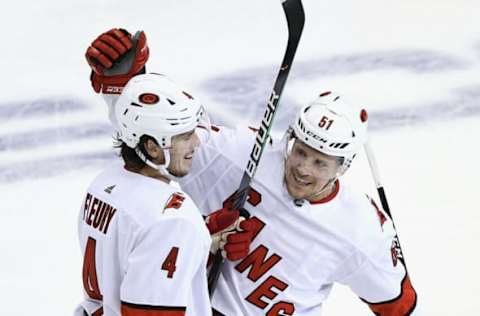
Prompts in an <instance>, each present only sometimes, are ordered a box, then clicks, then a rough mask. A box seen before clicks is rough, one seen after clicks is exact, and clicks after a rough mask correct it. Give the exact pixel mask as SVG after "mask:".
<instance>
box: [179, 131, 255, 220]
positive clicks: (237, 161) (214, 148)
mask: <svg viewBox="0 0 480 316" xmlns="http://www.w3.org/2000/svg"><path fill="white" fill-rule="evenodd" d="M200 139H201V141H202V142H201V145H200V147H199V148H198V149H197V151H196V152H195V155H194V157H193V163H192V168H191V170H190V171H189V173H188V174H187V175H186V176H184V177H182V178H178V179H176V180H177V181H178V182H179V184H180V186H181V187H182V189H183V190H184V191H185V192H187V193H188V195H190V196H191V197H192V199H193V200H194V201H195V204H197V206H198V208H199V209H200V211H201V212H202V214H203V215H207V214H209V212H211V211H213V210H214V209H218V208H219V207H221V205H216V206H215V207H213V208H211V206H209V205H207V204H208V199H209V198H211V195H210V194H211V192H212V188H214V187H215V186H216V185H217V184H218V181H219V180H220V179H223V176H224V175H225V174H229V175H230V176H232V178H234V179H235V180H234V183H232V186H233V187H236V186H238V184H239V183H240V179H241V177H242V174H243V171H244V170H245V168H246V166H247V161H248V157H249V154H250V152H251V149H252V146H253V143H254V140H255V133H254V132H253V131H252V130H250V129H248V128H239V129H231V128H227V127H222V126H220V127H215V126H213V127H212V131H211V132H210V136H209V137H208V139H207V137H205V135H203V137H200ZM235 189H236V188H232V192H231V193H233V191H234V190H235Z"/></svg>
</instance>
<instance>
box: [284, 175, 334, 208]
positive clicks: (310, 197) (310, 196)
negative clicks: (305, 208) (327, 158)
mask: <svg viewBox="0 0 480 316" xmlns="http://www.w3.org/2000/svg"><path fill="white" fill-rule="evenodd" d="M337 179H338V173H337V175H336V176H335V177H334V178H332V179H330V180H328V182H327V183H325V185H324V186H323V187H322V188H321V189H320V190H318V191H317V192H315V193H312V194H310V195H309V196H307V197H305V198H302V199H294V200H293V203H295V205H296V206H302V205H303V204H304V203H305V201H310V200H311V199H313V198H314V197H315V196H317V195H319V194H321V193H323V192H325V190H326V189H328V187H329V186H330V185H331V184H332V183H335V181H337Z"/></svg>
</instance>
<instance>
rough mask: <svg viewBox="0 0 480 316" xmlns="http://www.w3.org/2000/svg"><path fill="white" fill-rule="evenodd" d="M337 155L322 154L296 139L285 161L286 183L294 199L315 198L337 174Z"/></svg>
mask: <svg viewBox="0 0 480 316" xmlns="http://www.w3.org/2000/svg"><path fill="white" fill-rule="evenodd" d="M338 169H339V163H338V160H337V158H336V157H332V156H328V155H325V154H322V153H320V152H318V151H316V150H314V149H312V148H310V147H308V146H307V145H305V144H304V143H302V142H301V141H298V140H296V141H295V143H294V144H293V147H292V151H291V153H290V155H289V156H288V158H287V160H286V162H285V184H286V187H287V190H288V193H289V194H290V196H291V197H292V198H294V199H308V200H314V199H317V198H318V197H317V196H315V195H316V194H317V193H318V192H320V191H321V190H322V189H323V188H324V186H325V185H326V184H328V182H329V181H330V180H331V179H333V178H335V177H336V176H337V171H338Z"/></svg>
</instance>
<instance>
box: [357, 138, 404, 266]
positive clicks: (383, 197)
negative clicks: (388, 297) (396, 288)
mask: <svg viewBox="0 0 480 316" xmlns="http://www.w3.org/2000/svg"><path fill="white" fill-rule="evenodd" d="M363 149H364V150H365V154H366V155H367V160H368V164H369V165H370V171H371V172H372V176H373V181H375V186H376V187H377V192H378V196H379V197H380V203H382V208H383V210H384V211H385V213H387V215H388V217H389V218H390V220H391V221H392V225H393V229H395V240H394V242H395V243H396V244H397V246H398V249H400V253H399V256H400V257H399V259H400V260H402V261H403V266H404V267H405V271H407V264H406V263H405V257H404V256H403V253H402V251H401V249H402V247H401V246H400V239H399V238H398V234H397V228H396V227H395V222H394V221H393V217H392V213H391V211H390V207H389V205H388V201H387V195H386V194H385V189H384V188H383V184H382V182H381V181H380V173H379V172H378V167H377V161H376V159H375V156H374V155H373V150H372V147H371V146H370V143H369V142H368V141H366V142H365V144H364V145H363Z"/></svg>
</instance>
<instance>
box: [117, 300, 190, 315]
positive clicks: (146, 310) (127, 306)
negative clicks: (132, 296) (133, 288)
mask: <svg viewBox="0 0 480 316" xmlns="http://www.w3.org/2000/svg"><path fill="white" fill-rule="evenodd" d="M185 311H186V307H176V306H152V305H139V304H133V303H127V302H122V316H185Z"/></svg>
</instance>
